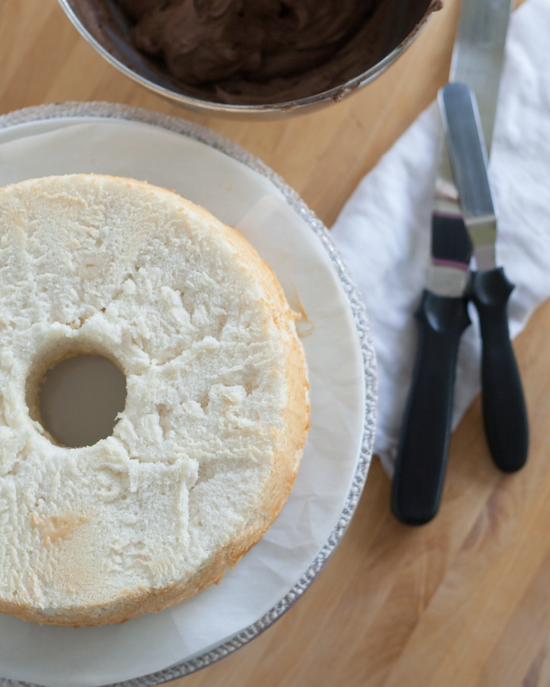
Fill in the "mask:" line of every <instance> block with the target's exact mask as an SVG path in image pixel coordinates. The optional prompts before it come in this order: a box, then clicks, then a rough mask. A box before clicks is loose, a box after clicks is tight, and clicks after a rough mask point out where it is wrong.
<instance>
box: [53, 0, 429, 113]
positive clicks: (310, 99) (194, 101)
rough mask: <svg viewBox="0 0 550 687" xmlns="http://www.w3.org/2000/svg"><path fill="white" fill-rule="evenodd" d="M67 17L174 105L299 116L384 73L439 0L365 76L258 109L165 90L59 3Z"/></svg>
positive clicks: (66, 2) (65, 0)
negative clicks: (97, 37) (118, 56)
mask: <svg viewBox="0 0 550 687" xmlns="http://www.w3.org/2000/svg"><path fill="white" fill-rule="evenodd" d="M58 3H59V4H60V5H61V7H62V8H63V10H64V11H65V14H66V15H67V16H68V18H69V19H70V21H71V23H72V24H73V26H74V27H75V28H76V29H77V31H78V32H79V33H80V35H81V36H82V37H83V38H84V39H85V40H86V41H87V42H88V43H89V44H90V45H91V46H92V47H93V48H94V50H96V51H97V52H98V53H99V54H100V55H101V56H102V57H103V58H104V59H105V60H107V62H109V64H111V65H112V66H113V67H115V68H116V69H118V70H119V71H120V72H122V73H123V74H125V75H126V76H127V77H128V78H130V79H132V81H134V82H135V83H138V84H140V85H141V86H144V87H145V88H147V89H149V90H150V91H153V92H154V93H156V94H157V95H160V96H162V97H164V98H168V99H169V100H172V101H174V102H177V103H179V104H180V105H184V106H186V107H189V108H191V109H194V110H201V111H205V112H210V113H213V114H237V115H238V114H240V115H249V114H285V113H289V112H296V111H301V110H307V111H309V110H311V109H313V108H315V107H318V106H320V105H323V104H326V103H328V102H329V101H333V102H340V100H342V99H343V98H344V97H346V96H348V95H349V94H350V93H353V92H355V91H356V90H357V89H359V88H362V87H363V86H365V85H367V84H368V83H370V82H371V81H373V79H375V78H376V77H377V76H379V75H380V74H381V73H382V72H384V71H385V70H386V69H387V68H388V67H389V66H390V65H391V64H392V63H393V62H395V60H396V59H397V58H398V57H399V56H400V55H401V54H402V53H403V52H404V51H405V50H406V49H407V48H408V47H409V46H410V45H411V43H412V42H413V41H414V40H415V38H416V37H417V36H418V34H419V33H420V32H421V31H422V29H423V28H424V27H425V26H426V24H427V23H428V21H429V20H430V18H431V16H432V15H433V13H434V12H435V11H436V10H437V9H438V8H439V6H440V2H439V0H428V6H427V8H426V10H425V12H424V15H423V16H422V18H421V19H420V21H419V22H418V23H417V24H416V26H415V27H414V28H413V30H412V31H411V32H410V33H409V34H408V36H407V37H406V38H405V39H404V40H403V41H402V42H401V43H400V44H399V45H398V46H397V47H396V48H394V49H393V50H392V51H391V52H390V53H388V55H386V57H384V58H382V59H381V60H380V61H379V62H377V63H376V64H375V65H373V66H372V67H370V68H369V69H367V70H366V71H364V72H362V73H361V74H359V75H358V76H355V77H354V78H353V79H349V80H348V81H346V82H345V83H343V84H341V85H339V86H335V87H333V88H331V89H328V90H326V91H322V92H321V93H316V94H315V95H310V96H306V97H304V98H296V99H294V100H286V101H283V102H281V103H266V104H257V105H236V104H230V103H217V102H214V101H210V100H202V99H201V98H195V97H193V96H190V95H185V94H183V93H178V92H176V91H173V90H171V89H169V88H165V87H164V86H161V85H159V84H157V83H155V82H154V81H151V80H150V79H148V78H146V77H145V76H142V75H141V74H138V72H136V71H134V70H133V69H131V68H130V67H128V66H127V65H126V64H124V63H123V62H121V61H120V60H118V59H117V58H116V57H115V56H114V55H113V54H112V53H110V52H109V51H108V50H107V48H105V47H104V46H103V45H102V44H101V43H100V42H99V41H98V40H97V39H96V38H95V37H94V36H93V35H92V34H91V33H90V32H89V31H88V29H87V28H86V27H85V26H84V24H83V23H82V21H81V20H80V18H79V17H78V15H77V13H76V12H75V10H74V9H73V6H72V2H71V0H58Z"/></svg>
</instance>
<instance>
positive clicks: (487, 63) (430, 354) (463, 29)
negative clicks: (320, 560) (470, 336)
mask: <svg viewBox="0 0 550 687" xmlns="http://www.w3.org/2000/svg"><path fill="white" fill-rule="evenodd" d="M511 5H512V0H462V10H461V13H460V24H459V28H458V34H457V38H456V41H455V45H454V50H453V59H452V62H451V70H450V74H449V81H451V82H453V81H459V82H462V83H466V84H468V85H469V86H470V87H471V88H472V89H473V91H474V92H475V94H476V96H477V100H478V103H479V109H480V111H481V124H482V128H483V132H484V134H485V141H486V143H487V149H488V151H489V150H490V147H491V141H492V137H493V124H494V118H495V112H496V109H497V100H498V91H499V84H500V76H501V71H502V64H503V61H504V48H505V42H506V32H507V27H508V20H509V16H510V9H511ZM474 243H475V237H474ZM478 248H479V247H478V246H476V259H477V261H478V266H479V265H480V262H481V264H485V263H484V256H483V250H480V251H479V255H478ZM471 253H472V241H471V240H470V235H469V232H467V230H466V227H465V225H464V221H463V218H462V214H461V211H460V208H459V204H458V192H457V189H456V187H455V184H454V179H453V173H452V170H451V165H450V161H449V156H448V153H447V148H446V146H445V145H442V146H441V152H440V161H439V168H438V172H437V180H436V188H435V196H434V203H433V208H432V262H431V268H430V274H429V279H428V284H427V287H426V289H425V291H424V293H423V295H422V300H421V303H420V306H419V308H418V310H417V312H416V319H417V322H418V331H419V344H418V350H417V355H416V363H415V369H414V373H413V378H412V384H411V388H410V391H409V398H408V403H407V407H406V410H405V413H404V417H403V423H402V427H401V433H400V437H399V446H398V451H397V460H396V464H395V474H394V479H393V487H392V501H391V503H392V510H393V513H394V514H395V516H396V517H397V518H398V519H399V520H401V521H402V522H405V523H407V524H410V525H420V524H423V523H426V522H428V521H429V520H431V519H432V518H433V517H434V516H435V514H436V513H437V511H438V509H439V503H440V500H441V493H442V490H443V481H444V476H445V468H446V464H447V454H448V448H449V439H450V430H451V416H452V405H453V392H454V381H455V366H456V358H457V353H458V345H459V341H460V337H461V336H462V332H463V331H464V329H466V327H467V326H468V324H469V318H468V312H467V301H468V298H469V297H470V295H471V296H472V297H474V294H473V292H472V294H470V292H469V286H468V285H469V282H470V279H471V274H470V272H469V262H470V257H471ZM481 269H487V270H489V271H491V269H490V268H485V267H481ZM474 283H475V282H474ZM487 336H489V334H487ZM487 346H491V344H490V343H489V341H488V340H487V341H485V344H484V348H486V347H487ZM489 369H490V368H488V367H485V373H484V374H486V373H488V371H489ZM491 370H493V371H494V368H491ZM495 383H496V384H497V385H498V383H499V380H498V379H497V380H496V381H495ZM490 388H492V383H485V385H484V393H489V389H490ZM492 395H493V396H494V395H495V394H492ZM496 395H497V396H498V395H500V392H499V393H497V394H496ZM500 428H501V427H500V425H497V429H499V430H500ZM501 443H503V442H501V441H493V442H492V446H491V451H492V454H493V459H494V461H495V464H496V465H497V466H498V467H499V468H501V469H504V470H509V469H517V467H519V466H520V463H521V460H517V459H515V460H513V461H512V464H515V465H516V467H512V468H511V467H510V462H509V461H508V459H506V458H505V457H503V454H502V453H501V452H499V451H497V450H493V446H497V444H501ZM504 443H506V440H505V442H504Z"/></svg>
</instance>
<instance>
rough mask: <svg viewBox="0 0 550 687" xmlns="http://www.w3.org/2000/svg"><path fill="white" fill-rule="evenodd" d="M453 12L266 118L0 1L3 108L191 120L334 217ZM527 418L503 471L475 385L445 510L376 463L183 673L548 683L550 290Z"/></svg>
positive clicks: (437, 686)
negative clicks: (394, 483) (319, 92)
mask: <svg viewBox="0 0 550 687" xmlns="http://www.w3.org/2000/svg"><path fill="white" fill-rule="evenodd" d="M458 12H459V1H458V0H446V2H445V8H444V9H443V10H442V11H441V12H439V13H437V14H436V15H435V16H434V17H433V19H432V20H431V21H430V23H429V25H428V26H427V28H426V29H425V30H424V31H423V32H422V34H421V35H420V36H419V37H418V39H417V40H416V41H415V43H414V44H413V46H412V47H411V48H410V49H409V50H407V51H406V53H405V54H404V55H403V56H402V57H401V58H400V59H399V60H398V61H397V63H396V64H394V65H393V66H392V67H391V68H390V69H389V70H388V71H387V72H386V73H385V74H384V75H383V76H381V77H380V78H379V79H377V80H376V81H375V82H374V83H372V84H371V85H369V86H368V87H366V88H364V89H363V90H362V91H360V92H358V93H356V94H354V95H353V96H352V97H351V98H350V99H348V100H344V101H343V102H341V103H339V104H338V105H333V106H331V107H329V108H327V109H325V110H322V111H319V112H317V113H313V114H309V115H301V116H296V117H292V118H289V119H284V120H279V121H272V122H242V121H236V120H231V119H223V118H219V117H213V116H208V115H203V114H197V113H194V112H192V111H187V110H184V109H182V108H180V107H178V106H176V105H173V104H171V103H169V102H167V101H164V100H163V99H161V98H159V97H157V96H155V95H152V94H150V93H149V92H147V91H146V90H144V89H143V88H141V87H140V86H137V85H135V84H134V83H133V82H131V81H130V80H129V79H127V78H126V77H124V76H122V75H121V74H120V73H119V72H118V71H116V70H115V69H114V68H113V67H111V66H110V65H108V64H107V63H106V62H105V61H104V60H103V59H102V58H100V57H99V56H98V55H97V54H96V53H95V52H94V51H93V49H92V48H91V47H89V46H88V44H87V43H86V42H85V41H84V40H83V39H82V38H81V37H80V36H79V34H78V33H77V32H76V30H75V29H74V28H73V27H72V25H71V24H70V23H69V21H68V19H67V18H66V17H65V15H64V14H63V12H62V11H61V9H60V8H59V6H58V5H57V3H56V2H55V0H0V113H5V112H9V111H11V110H15V109H18V108H22V107H26V106H29V105H37V104H40V103H50V102H62V101H69V100H72V101H74V100H104V101H114V102H122V103H126V104H128V105H133V106H140V107H144V108H147V109H149V110H153V111H160V112H164V113H167V114H172V115H177V116H181V117H186V118H188V119H191V120H193V121H195V122H198V123H200V124H203V125H206V126H208V127H210V128H212V129H213V130H214V131H216V132H218V133H220V134H223V135H225V136H227V137H229V138H231V139H233V140H235V141H237V142H238V143H240V144H241V145H242V146H244V147H246V148H248V149H249V150H250V151H252V153H254V154H255V155H257V156H259V157H260V158H262V159H263V160H264V161H265V162H266V163H267V164H268V165H270V166H271V167H272V168H273V169H275V170H276V171H277V172H278V173H279V174H281V175H282V177H283V178H284V179H285V180H286V181H287V182H288V183H289V184H291V185H292V186H293V187H294V188H295V189H296V190H297V191H298V192H299V193H300V194H301V195H302V196H303V198H304V199H305V200H306V202H307V203H308V204H309V205H310V207H311V208H312V209H313V210H314V211H315V212H316V213H317V214H318V215H319V216H320V217H321V219H322V220H324V222H325V223H326V224H327V225H329V226H330V225H331V224H332V222H333V221H334V219H335V217H336V216H337V213H338V212H339V210H340V208H341V207H342V205H343V203H344V202H345V200H346V199H347V198H348V196H349V195H350V193H351V192H352V191H353V189H354V187H355V185H356V184H357V182H358V181H359V180H360V179H361V177H362V176H363V175H364V174H365V173H366V172H367V171H368V170H369V169H370V168H371V167H372V166H373V165H374V164H375V163H376V161H377V160H378V159H379V157H380V155H381V154H383V153H384V151H385V150H387V149H388V148H389V147H390V146H391V144H392V143H393V142H394V141H395V139H396V138H397V137H398V136H399V135H400V134H401V133H402V132H403V131H404V130H405V129H406V128H407V127H408V126H409V124H410V123H411V122H412V121H413V120H414V119H415V117H416V116H417V115H418V114H419V113H420V112H421V111H422V110H423V109H424V108H425V107H426V106H427V105H428V104H429V103H430V102H431V101H432V100H433V98H434V96H435V94H436V91H437V88H438V87H439V86H440V85H442V84H443V83H444V82H445V80H446V75H447V73H448V69H449V61H450V56H451V49H452V43H453V39H454V33H455V29H456V24H457V19H458ZM515 349H516V353H517V357H518V361H519V366H520V369H521V373H522V376H523V381H524V386H525V392H526V397H527V405H528V410H529V418H530V425H531V447H530V455H529V463H528V466H527V467H526V468H525V469H524V470H523V471H521V472H520V473H518V474H516V475H508V476H507V475H503V474H501V473H499V472H498V471H497V470H496V469H495V468H494V467H493V465H492V463H491V459H490V457H489V453H488V449H487V446H486V443H485V438H484V432H483V427H482V419H481V407H480V401H479V398H478V399H477V400H476V401H475V402H474V404H473V406H472V407H471V408H470V409H469V411H468V412H467V414H466V416H465V418H464V420H463V422H462V424H461V425H460V427H459V428H458V430H457V431H456V432H455V434H454V435H453V438H452V442H451V451H450V458H449V467H448V474H447V480H446V486H445V491H444V495H443V504H442V507H441V511H440V513H439V515H438V517H437V518H436V519H435V521H433V522H432V523H430V524H429V525H426V526H424V527H421V528H408V527H405V526H403V525H401V524H399V523H398V522H397V521H396V520H395V519H394V518H393V517H392V515H391V514H390V510H389V496H390V482H389V480H388V478H387V477H386V475H385V474H384V473H383V471H382V469H381V467H380V465H379V463H378V461H376V460H375V461H373V465H372V468H371V471H370V474H369V477H368V480H367V484H366V487H365V491H364V494H363V497H362V499H361V502H360V505H359V508H358V510H357V513H356V515H355V517H354V519H353V521H352V523H351V526H350V528H349V530H348V532H347V534H346V535H345V537H344V539H343V542H342V544H341V545H340V547H339V548H338V550H337V551H336V553H335V554H334V556H333V557H332V559H331V560H330V561H329V563H328V565H327V566H326V568H325V570H324V571H323V572H322V574H321V575H320V577H319V579H318V580H317V581H316V582H315V583H314V584H313V586H312V588H311V589H310V590H309V591H308V592H307V593H306V594H305V596H304V597H303V598H302V599H301V600H300V601H299V602H298V603H297V604H296V605H295V606H294V607H293V608H292V609H291V610H290V612H289V613H287V614H286V615H285V616H284V617H283V618H282V619H281V620H280V621H279V622H277V623H276V624H275V625H274V626H273V627H272V628H270V629H269V630H268V631H267V632H265V633H264V634H263V635H262V636H260V637H259V638H258V639H256V640H254V641H253V642H252V643H251V644H249V645H247V646H246V647H245V648H243V649H241V650H240V651H238V652H236V653H235V654H233V655H231V656H229V657H228V658H226V659H224V660H222V661H221V662H219V663H217V664H215V665H213V666H211V667H209V668H207V669H205V670H203V671H201V672H199V673H196V674H194V675H191V676H189V677H186V678H182V679H181V680H178V681H176V682H175V683H173V684H174V686H175V685H176V684H177V685H178V686H180V685H181V687H183V686H185V687H218V686H219V687H222V685H223V687H237V686H238V687H253V686H257V685H262V687H276V686H277V687H279V686H284V687H308V686H310V685H311V686H312V687H313V686H316V687H326V686H328V687H332V686H333V685H334V686H335V685H345V686H346V687H405V686H406V687H442V686H445V687H459V686H460V687H493V686H494V687H497V686H498V687H535V685H550V641H549V640H550V526H549V524H550V431H549V422H548V417H549V416H550V384H549V383H548V381H547V380H549V379H550V303H546V304H544V305H543V306H541V307H540V308H539V310H538V311H537V312H536V313H535V315H534V316H533V317H532V319H531V321H530V323H529V325H528V327H527V329H526V330H525V331H524V333H523V334H521V336H520V337H519V338H518V339H517V340H516V342H515Z"/></svg>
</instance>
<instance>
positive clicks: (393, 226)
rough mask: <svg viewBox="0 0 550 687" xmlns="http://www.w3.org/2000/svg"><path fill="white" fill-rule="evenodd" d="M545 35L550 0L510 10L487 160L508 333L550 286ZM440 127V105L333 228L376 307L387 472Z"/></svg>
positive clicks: (461, 401)
mask: <svg viewBox="0 0 550 687" xmlns="http://www.w3.org/2000/svg"><path fill="white" fill-rule="evenodd" d="M549 37H550V2H548V0H529V1H528V2H527V3H525V4H523V5H522V6H521V7H520V8H519V9H518V10H517V11H516V12H514V14H513V16H512V18H511V20H510V28H509V32H508V41H507V46H506V61H505V65H504V72H503V76H502V83H501V91H500V97H499V105H498V113H497V119H496V123H495V133H494V138H493V146H492V152H491V160H490V166H489V174H490V177H491V183H492V187H493V191H494V195H495V205H496V207H497V212H498V217H499V225H498V241H497V264H499V265H503V266H504V267H505V270H506V275H507V277H508V279H510V281H512V282H513V283H514V284H516V289H515V290H514V292H513V293H512V296H511V298H510V301H509V307H508V313H509V319H510V333H511V336H512V337H514V336H516V335H517V334H518V333H519V332H520V331H521V330H522V329H523V327H524V326H525V324H526V322H527V320H528V319H529V316H530V315H531V313H532V312H533V310H534V309H535V308H536V307H537V306H538V305H539V304H540V303H541V302H542V301H544V300H545V299H546V298H548V297H549V296H550V38H549ZM440 129H441V124H440V119H439V113H438V110H437V107H436V105H435V104H433V105H432V106H430V107H429V108H428V109H427V110H426V111H425V112H423V113H422V114H421V115H420V117H419V118H418V119H417V120H416V121H415V122H414V124H413V125H412V126H411V127H410V128H409V130H408V131H406V132H405V134H404V135H403V136H402V137H401V138H400V139H399V140H398V141H397V143H395V145H394V146H393V147H392V148H391V149H390V150H389V151H388V152H387V153H386V154H385V155H384V156H383V157H382V159H381V160H380V162H379V163H378V165H377V166H376V167H375V168H374V169H373V170H372V171H371V172H370V173H369V174H368V175H367V176H366V177H365V178H364V179H363V180H362V181H361V182H360V184H359V186H358V187H357V189H356V190H355V192H354V193H353V195H352V196H351V198H350V199H349V201H348V202H347V204H346V205H345V206H344V208H343V210H342V212H341V213H340V216H339V217H338V219H337V221H336V223H335V224H334V227H333V231H332V235H333V237H334V239H335V240H336V242H337V244H338V246H339V247H340V250H341V252H342V254H343V256H344V259H345V260H346V261H347V262H348V264H349V266H350V269H351V271H352V272H353V274H354V275H355V278H356V280H357V282H358V284H359V287H360V289H361V291H362V293H363V296H364V298H365V302H366V304H367V310H368V312H369V315H370V320H371V325H372V331H373V336H374V342H375V347H376V351H377V355H378V366H379V368H378V369H379V373H378V374H379V399H380V400H379V411H378V430H377V435H376V440H375V447H374V450H375V453H376V454H377V455H378V456H380V458H381V460H382V463H383V465H384V467H385V469H386V471H387V472H388V474H390V475H391V474H392V471H393V461H394V460H395V454H396V450H397V442H398V437H399V430H400V426H401V420H402V416H403V411H404V407H405V402H406V399H407V394H408V391H409V386H410V381H411V375H412V368H413V364H414V358H415V355H416V342H417V333H416V323H415V321H414V318H413V313H414V311H415V309H416V307H417V305H418V302H419V299H420V294H421V292H422V290H423V288H424V287H425V286H426V284H427V274H428V266H429V262H430V215H431V206H432V200H433V194H434V183H435V176H436V171H437V164H438V141H439V135H440ZM472 310H473V309H472ZM470 316H471V318H472V321H473V325H472V326H471V327H469V328H468V329H467V330H466V332H465V333H464V335H463V338H462V342H461V346H460V350H459V355H458V367H457V377H456V387H455V401H454V412H453V421H452V424H453V429H454V428H455V427H456V426H457V425H458V423H459V422H460V420H461V418H462V416H463V415H464V413H465V411H466V409H467V408H468V406H469V405H470V404H471V402H472V401H473V399H474V398H475V396H476V395H477V393H478V392H479V389H480V373H479V360H480V351H481V347H480V337H479V328H478V324H477V319H476V317H475V310H473V311H472V312H471V313H470Z"/></svg>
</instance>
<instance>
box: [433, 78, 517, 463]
mask: <svg viewBox="0 0 550 687" xmlns="http://www.w3.org/2000/svg"><path fill="white" fill-rule="evenodd" d="M439 106H440V110H441V117H442V120H443V127H444V130H445V138H446V141H447V149H448V151H449V157H450V160H451V166H452V169H453V176H454V180H455V184H456V187H457V189H458V196H459V202H460V209H461V212H462V216H463V218H464V222H465V224H466V227H467V228H468V233H469V234H470V237H471V238H472V242H473V244H474V252H475V256H476V261H477V266H478V271H477V272H472V273H471V275H470V283H469V287H468V297H469V298H470V299H471V300H472V301H473V303H474V304H475V306H476V308H477V311H478V314H479V324H480V328H481V338H482V345H483V353H482V360H481V386H482V403H483V420H484V424H485V433H486V435H487V441H488V444H489V448H490V450H491V454H492V455H493V459H494V460H495V463H496V464H497V466H498V467H499V468H500V469H501V470H504V471H506V472H514V471H516V470H519V469H520V468H521V467H523V465H524V464H525V461H526V460H527V448H528V425H527V411H526V408H525V400H524V396H523V389H522V385H521V379H520V376H519V371H518V367H517V364H516V359H515V356H514V351H513V349H512V345H511V343H510V333H509V331H508V315H507V303H508V298H509V296H510V294H511V292H512V290H513V288H514V285H513V284H511V283H510V282H509V281H508V279H507V278H506V276H505V274H504V270H503V269H502V267H496V265H495V241H496V237H497V218H496V214H495V209H494V206H493V199H492V195H491V187H490V184H489V179H488V176H487V154H486V151H485V144H484V141H483V131H482V128H481V122H480V117H479V111H478V108H477V101H476V96H475V94H474V93H473V91H472V90H471V89H470V88H469V87H468V86H466V85H465V84H462V83H452V84H447V86H445V87H444V88H442V89H441V90H440V92H439Z"/></svg>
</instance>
